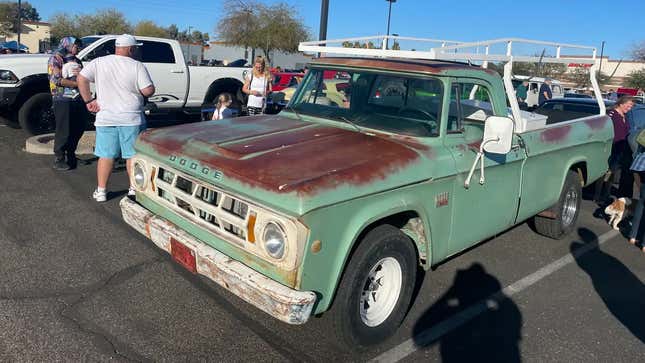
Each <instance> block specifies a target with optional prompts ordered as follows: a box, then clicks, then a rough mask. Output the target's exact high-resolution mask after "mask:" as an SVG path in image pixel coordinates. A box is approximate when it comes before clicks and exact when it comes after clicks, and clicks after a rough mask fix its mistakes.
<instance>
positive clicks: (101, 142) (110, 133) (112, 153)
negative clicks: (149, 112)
mask: <svg viewBox="0 0 645 363" xmlns="http://www.w3.org/2000/svg"><path fill="white" fill-rule="evenodd" d="M143 130H145V125H137V126H97V127H96V146H95V147H94V155H96V156H98V157H100V158H108V159H114V158H116V157H118V156H121V157H122V158H123V159H130V158H131V157H133V156H134V154H135V153H136V152H135V151H134V142H135V140H136V139H137V136H139V133H140V132H141V131H143Z"/></svg>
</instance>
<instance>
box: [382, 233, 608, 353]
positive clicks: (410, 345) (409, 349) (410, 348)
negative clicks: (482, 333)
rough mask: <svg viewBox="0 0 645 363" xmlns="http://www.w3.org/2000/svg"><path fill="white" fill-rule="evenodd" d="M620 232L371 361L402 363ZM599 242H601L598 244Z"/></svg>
mask: <svg viewBox="0 0 645 363" xmlns="http://www.w3.org/2000/svg"><path fill="white" fill-rule="evenodd" d="M619 234H620V232H618V231H615V230H613V229H612V230H610V231H609V232H606V233H604V234H602V235H601V236H600V237H598V239H597V240H596V241H592V242H588V243H586V244H585V245H584V246H582V247H580V248H578V249H577V250H575V251H573V252H572V253H571V254H568V255H566V256H563V257H561V258H559V259H558V260H556V261H553V262H552V263H550V264H548V265H546V266H544V267H542V268H541V269H539V270H537V271H535V272H534V273H532V274H530V275H528V276H526V277H524V278H522V279H520V280H518V281H516V282H514V283H512V284H510V285H508V286H506V287H505V288H504V289H502V290H500V291H498V292H496V293H494V294H492V295H490V296H489V297H487V298H486V299H484V300H481V301H480V302H478V303H476V304H474V305H471V306H469V307H468V308H466V309H465V310H462V311H460V312H459V313H458V314H455V315H453V316H451V317H449V318H448V319H446V320H443V321H441V322H440V323H439V324H436V325H434V326H432V327H431V328H428V329H426V330H424V331H422V332H421V333H419V334H418V335H417V336H415V337H413V338H410V339H408V340H406V341H404V342H403V343H401V344H399V345H397V346H396V347H394V348H392V349H390V350H388V351H385V352H383V353H382V354H381V355H379V356H377V357H375V358H373V359H372V360H371V361H370V362H398V361H400V360H401V359H403V358H405V357H407V356H408V355H410V354H412V353H414V352H416V351H417V350H419V349H422V348H424V347H426V346H428V345H430V343H432V342H434V341H435V340H437V339H439V338H440V337H441V336H443V335H444V334H446V333H448V332H450V331H452V330H455V329H457V328H459V327H460V326H462V325H463V324H465V323H467V322H469V321H470V320H472V319H473V318H475V317H477V316H478V315H480V314H482V313H484V312H486V311H487V310H489V309H494V308H495V307H497V306H498V305H499V303H500V302H501V301H502V300H503V299H505V298H508V297H511V296H513V295H515V294H517V293H518V292H520V291H522V290H525V289H526V288H528V287H530V286H531V285H533V284H535V283H536V282H538V281H540V280H542V279H543V278H545V277H547V276H549V275H551V274H552V273H554V272H556V271H558V270H559V269H561V268H563V267H564V266H566V265H568V264H570V263H572V262H573V261H575V259H576V258H577V257H579V256H582V255H583V254H585V253H587V252H589V251H591V250H592V249H594V248H596V247H598V246H599V245H602V244H603V243H605V242H607V241H609V240H610V239H612V238H614V237H616V236H618V235H619ZM595 242H597V243H595Z"/></svg>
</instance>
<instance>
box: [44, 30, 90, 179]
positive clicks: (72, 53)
mask: <svg viewBox="0 0 645 363" xmlns="http://www.w3.org/2000/svg"><path fill="white" fill-rule="evenodd" d="M80 46H81V41H80V39H76V38H74V37H64V38H63V39H61V41H60V44H59V46H58V48H57V49H56V51H55V52H54V54H53V55H52V56H51V57H50V58H49V61H48V62H47V74H48V75H49V89H50V91H51V94H52V108H53V110H54V116H55V118H56V134H55V137H54V155H55V159H54V169H56V170H69V169H73V168H75V167H76V147H77V146H78V142H79V140H80V139H81V136H83V132H84V131H85V126H86V124H87V111H86V110H85V104H84V103H83V100H82V99H81V98H80V97H79V96H78V91H77V89H78V86H77V84H76V80H75V77H68V78H65V77H64V76H63V68H64V65H65V63H69V62H73V63H74V64H75V65H74V66H73V67H71V73H72V75H73V76H76V75H78V73H79V72H80V70H81V68H82V67H83V64H82V63H81V61H80V60H78V58H76V54H78V51H79V49H80Z"/></svg>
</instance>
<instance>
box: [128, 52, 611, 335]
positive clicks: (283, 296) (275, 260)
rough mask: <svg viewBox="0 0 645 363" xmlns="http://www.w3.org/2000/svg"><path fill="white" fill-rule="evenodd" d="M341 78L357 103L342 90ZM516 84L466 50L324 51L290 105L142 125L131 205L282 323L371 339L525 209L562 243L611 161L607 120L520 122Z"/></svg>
mask: <svg viewBox="0 0 645 363" xmlns="http://www.w3.org/2000/svg"><path fill="white" fill-rule="evenodd" d="M504 44H505V43H504ZM316 49H317V48H316ZM301 50H302V49H301ZM342 51H343V48H340V47H338V48H336V49H334V52H332V53H337V52H342ZM365 51H366V52H377V51H378V50H373V49H366V50H365ZM330 52H331V51H330ZM368 55H372V54H368ZM338 70H343V71H344V74H346V75H347V77H343V79H333V78H332V79H328V80H325V79H324V78H325V77H324V75H325V73H327V72H336V71H338ZM323 80H324V82H323ZM341 85H342V86H341ZM339 86H341V87H339ZM341 90H342V93H345V92H348V93H349V95H350V98H346V99H345V100H346V101H348V102H340V101H333V100H332V97H331V96H330V95H331V94H333V93H334V92H336V93H341ZM350 90H351V91H350ZM510 92H512V90H511V91H509V92H508V93H510ZM508 93H507V91H506V90H505V88H504V82H503V81H502V79H501V77H500V76H499V75H498V74H497V73H495V72H490V71H488V70H486V69H482V68H481V67H478V66H475V65H469V64H466V63H458V62H446V61H442V60H431V61H428V60H421V59H406V58H387V57H371V58H360V57H356V56H353V57H351V58H320V59H317V60H315V61H313V62H312V63H311V64H310V65H309V71H308V73H307V74H306V76H305V78H304V79H303V81H302V83H301V84H300V86H299V87H298V88H297V90H296V91H295V94H294V95H293V97H292V98H291V100H290V103H289V106H290V107H288V108H285V109H284V110H282V112H280V114H278V115H263V116H253V117H239V118H233V119H229V120H224V121H217V122H205V123H200V124H191V125H180V126H174V127H171V128H164V129H156V130H149V131H146V132H145V133H143V134H142V135H141V136H140V137H139V139H138V140H137V143H136V146H135V148H136V150H137V155H136V157H134V158H133V159H132V162H133V165H134V167H133V170H134V173H133V175H134V176H133V179H132V181H131V182H132V185H135V186H136V189H137V191H136V201H133V200H131V199H128V198H123V199H122V200H121V202H120V206H121V211H122V214H123V218H124V220H125V221H126V222H127V223H128V224H129V225H131V226H132V227H133V228H134V229H135V230H137V231H139V232H140V233H142V234H143V235H145V236H147V237H148V238H150V239H151V240H152V242H153V243H154V244H155V245H156V246H157V247H159V248H161V249H163V250H165V251H167V252H168V253H169V254H170V255H171V256H172V258H173V260H174V261H176V262H177V263H178V264H180V265H181V266H183V267H185V268H186V269H188V270H189V271H192V272H193V273H196V274H201V275H204V276H206V277H208V278H210V279H211V280H213V281H214V282H216V283H217V284H219V285H220V286H222V287H223V288H225V289H227V290H229V291H230V292H232V293H233V294H235V295H237V296H238V297H239V298H240V299H242V300H244V301H246V302H248V303H250V304H252V305H254V306H256V307H257V308H258V309H260V310H262V311H264V312H266V313H267V314H269V315H271V316H273V317H275V318H276V319H279V320H281V321H284V322H287V323H289V324H303V323H305V322H307V321H308V320H309V319H310V318H311V317H312V316H318V315H320V314H323V313H324V314H325V315H327V316H328V317H329V319H331V326H333V327H334V329H335V330H334V332H332V333H330V334H331V335H334V336H335V337H337V339H338V340H339V341H340V342H342V343H343V344H346V345H349V346H366V345H371V344H376V343H378V342H381V341H382V340H384V339H385V338H387V337H389V336H391V335H392V334H393V333H394V332H395V331H396V330H397V328H398V327H399V325H400V324H401V322H402V321H403V319H404V317H405V316H406V314H407V312H408V309H409V307H410V303H411V299H412V296H413V294H414V288H415V285H416V284H417V282H418V275H417V269H418V268H423V269H424V270H430V268H431V267H432V266H436V265H437V264H439V263H440V262H442V261H444V260H446V259H447V258H449V257H450V256H454V255H456V254H458V253H460V252H461V251H464V250H467V249H469V248H471V247H472V246H474V245H475V244H477V243H479V242H480V241H482V240H484V239H486V238H489V237H490V236H493V235H495V234H497V233H500V232H502V231H505V230H507V229H508V228H510V227H511V226H513V225H516V224H518V223H521V222H523V221H525V220H527V219H533V221H534V225H535V229H536V231H537V232H538V233H541V234H543V235H546V236H549V237H551V238H556V239H557V238H562V237H563V236H565V235H567V234H568V233H569V232H571V231H573V230H575V225H576V220H577V219H578V214H579V210H580V205H581V197H582V192H581V188H582V186H584V185H589V184H590V183H592V182H593V181H594V180H595V179H597V178H599V177H600V176H601V175H603V173H604V172H605V171H606V170H607V159H608V156H609V148H608V147H607V145H610V144H611V141H612V138H613V126H612V122H611V121H610V119H609V118H608V117H607V116H605V115H600V114H596V115H594V116H591V117H586V116H587V115H586V114H585V117H584V119H580V120H577V119H575V118H571V119H569V120H568V121H569V122H567V123H566V124H565V125H557V124H556V125H547V124H546V122H545V120H546V117H543V116H541V115H537V114H535V115H534V114H530V113H521V114H519V113H518V112H519V111H517V108H516V109H515V110H513V112H516V113H518V115H517V116H518V117H513V119H512V118H510V117H509V111H508V109H507V94H508ZM321 100H324V101H325V102H320V101H321ZM484 155H485V156H484ZM475 168H477V169H478V172H477V173H476V174H473V170H475ZM484 168H486V172H485V175H486V178H484ZM469 171H470V172H469ZM473 175H477V178H478V180H479V182H473V183H470V180H471V177H472V176H473ZM194 313H195V314H200V313H203V312H199V311H195V312H194Z"/></svg>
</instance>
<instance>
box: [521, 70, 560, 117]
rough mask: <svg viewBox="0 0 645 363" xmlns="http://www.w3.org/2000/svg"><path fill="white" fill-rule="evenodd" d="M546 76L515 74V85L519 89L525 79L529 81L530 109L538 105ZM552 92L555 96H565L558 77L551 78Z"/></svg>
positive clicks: (527, 97)
mask: <svg viewBox="0 0 645 363" xmlns="http://www.w3.org/2000/svg"><path fill="white" fill-rule="evenodd" d="M544 80H545V78H544V77H530V76H520V75H516V76H513V87H515V88H516V89H517V86H518V85H519V84H520V83H522V82H523V81H528V82H529V86H528V89H527V94H526V101H525V102H526V104H527V106H528V107H529V109H531V108H534V107H537V106H538V99H539V90H540V87H542V84H543V83H544ZM551 92H552V93H553V98H560V97H563V96H564V91H563V90H562V85H561V83H560V81H558V80H557V79H552V80H551Z"/></svg>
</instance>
